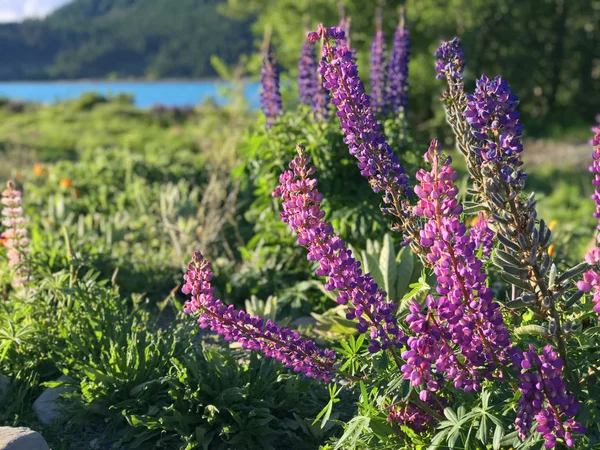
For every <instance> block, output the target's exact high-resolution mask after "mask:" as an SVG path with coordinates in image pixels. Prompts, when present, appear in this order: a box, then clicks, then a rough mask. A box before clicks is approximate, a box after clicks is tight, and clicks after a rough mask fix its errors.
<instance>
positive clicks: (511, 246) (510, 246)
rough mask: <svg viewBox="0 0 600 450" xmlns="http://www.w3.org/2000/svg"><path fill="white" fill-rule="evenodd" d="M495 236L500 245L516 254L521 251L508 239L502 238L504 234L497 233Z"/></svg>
mask: <svg viewBox="0 0 600 450" xmlns="http://www.w3.org/2000/svg"><path fill="white" fill-rule="evenodd" d="M497 236H498V240H499V241H500V243H501V244H503V245H505V246H506V247H508V248H510V249H511V250H513V251H515V252H518V251H520V250H521V249H520V248H519V246H518V245H517V244H515V243H514V242H513V241H511V240H510V239H509V238H507V237H506V236H504V234H502V233H498V234H497Z"/></svg>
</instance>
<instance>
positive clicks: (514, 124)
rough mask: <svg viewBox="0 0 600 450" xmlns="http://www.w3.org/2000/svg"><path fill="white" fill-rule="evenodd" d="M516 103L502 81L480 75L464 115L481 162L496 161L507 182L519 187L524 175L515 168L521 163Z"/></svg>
mask: <svg viewBox="0 0 600 450" xmlns="http://www.w3.org/2000/svg"><path fill="white" fill-rule="evenodd" d="M518 104H519V100H518V99H517V96H516V95H515V94H513V93H512V92H511V90H510V87H509V86H508V83H507V82H506V81H505V80H503V79H502V78H501V77H499V76H498V77H496V78H494V79H493V80H490V79H489V78H488V77H486V76H485V75H482V77H481V78H480V79H479V80H477V87H476V89H475V92H474V93H473V94H472V95H468V96H467V109H466V111H465V113H464V114H465V118H466V119H467V122H468V123H469V125H470V126H471V130H472V133H473V137H474V138H475V140H476V141H477V144H476V148H475V149H474V151H475V153H476V154H477V155H478V156H479V158H481V161H482V162H483V164H485V163H488V162H491V163H495V164H497V165H498V168H499V170H500V173H501V175H502V178H503V179H504V180H505V181H506V182H507V183H510V184H515V185H517V186H522V185H523V183H524V182H525V178H526V174H525V173H523V171H522V170H521V169H519V167H520V166H521V165H522V164H523V162H522V161H521V156H520V155H521V152H522V151H523V143H522V133H523V124H522V123H519V112H518V111H517V105H518Z"/></svg>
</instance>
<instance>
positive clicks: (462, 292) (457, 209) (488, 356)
mask: <svg viewBox="0 0 600 450" xmlns="http://www.w3.org/2000/svg"><path fill="white" fill-rule="evenodd" d="M440 158H441V152H440V150H439V148H438V143H437V141H432V143H431V145H430V147H429V150H428V151H427V153H426V154H425V160H426V161H427V162H428V163H430V164H431V171H430V172H427V171H425V170H424V169H420V170H419V171H418V172H417V179H418V180H419V182H420V184H419V185H417V186H415V188H414V191H415V194H417V196H418V197H419V201H418V203H417V205H416V206H415V207H414V214H415V216H418V217H422V218H423V219H425V220H426V221H427V222H426V223H425V225H424V227H423V229H422V230H421V231H420V241H421V242H420V243H421V245H422V246H423V247H424V248H426V249H427V251H428V253H427V255H426V259H427V261H429V263H430V264H432V265H433V271H434V273H435V274H436V276H437V282H438V285H437V287H436V290H437V293H438V294H439V297H438V298H435V297H434V296H432V295H430V296H429V297H428V298H427V302H426V306H427V313H426V314H423V312H422V311H421V307H420V305H418V304H413V305H411V314H410V315H409V316H408V317H407V322H408V323H409V326H410V329H411V330H412V331H413V332H414V333H415V336H414V337H411V338H409V339H408V350H407V351H405V352H404V353H403V354H402V356H403V358H405V359H406V361H407V362H406V365H405V366H404V367H403V368H402V370H403V372H404V378H405V379H408V380H410V381H411V384H412V385H413V386H423V385H424V387H425V388H426V389H427V390H429V391H434V392H435V391H437V390H438V389H439V383H438V380H437V379H436V378H434V377H433V375H431V374H430V373H428V372H430V370H431V369H432V368H434V367H435V370H436V372H437V373H438V374H443V376H444V378H445V379H447V380H451V381H453V382H454V386H455V387H457V388H458V387H463V388H464V389H465V390H466V391H470V390H473V389H478V388H479V386H480V379H481V377H482V376H485V377H489V376H491V375H492V372H493V371H494V370H495V369H501V365H504V364H506V363H507V362H508V361H509V357H510V356H512V352H513V347H512V344H511V341H510V335H509V332H508V330H507V328H506V326H505V324H504V321H503V318H502V314H501V313H500V311H499V306H498V304H497V303H496V302H494V299H493V293H492V291H491V289H490V288H488V287H486V278H487V277H486V274H485V272H484V270H483V263H482V262H481V260H479V259H478V258H477V256H476V251H477V247H476V244H475V243H474V242H473V241H472V239H471V238H470V236H469V235H467V234H466V231H467V229H466V227H465V225H464V224H463V223H461V222H460V214H461V213H462V206H461V205H460V203H458V201H457V199H456V196H457V194H458V188H457V187H456V186H455V185H454V181H455V180H456V179H457V177H458V174H457V172H455V171H454V169H453V168H452V166H451V165H450V163H451V158H450V157H448V158H447V159H446V160H445V161H441V159H440ZM454 348H457V349H458V351H459V354H460V357H459V355H457V354H456V352H455V351H454ZM499 376H500V377H502V374H501V373H500V375H499ZM424 397H425V398H426V397H427V394H426V393H425V394H424Z"/></svg>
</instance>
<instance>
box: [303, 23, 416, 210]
mask: <svg viewBox="0 0 600 450" xmlns="http://www.w3.org/2000/svg"><path fill="white" fill-rule="evenodd" d="M343 36H344V33H343V31H342V30H340V29H339V28H329V29H326V28H324V27H323V26H322V25H319V29H318V31H317V32H316V33H315V32H313V33H309V39H310V40H312V41H315V40H317V39H318V38H319V37H321V38H323V41H324V42H323V50H322V51H323V59H322V60H321V62H320V67H319V72H320V73H321V75H322V77H323V82H324V86H325V88H326V89H327V90H329V92H330V93H331V96H332V103H333V105H334V106H335V108H336V109H337V115H338V117H339V118H340V122H341V127H342V131H343V133H344V135H345V139H344V142H345V143H346V144H348V147H349V149H350V153H351V154H352V155H353V156H354V157H356V158H357V159H358V167H359V168H360V171H361V174H362V175H363V176H365V177H368V179H369V183H370V184H371V188H372V189H373V191H375V192H384V203H385V208H384V211H385V212H388V213H392V214H395V215H398V216H400V215H401V214H402V212H401V211H399V205H398V203H399V197H400V196H401V195H402V194H403V193H406V192H407V191H408V189H409V188H408V177H407V176H406V174H405V173H404V169H403V168H402V166H401V165H400V162H399V160H398V157H397V156H396V154H395V153H394V151H393V150H392V148H391V147H390V145H389V144H388V143H387V141H386V139H385V137H384V135H383V133H382V131H381V126H380V125H379V124H378V123H377V121H376V120H375V117H374V115H373V111H372V109H371V104H370V101H369V97H368V96H367V95H366V94H365V89H364V85H363V83H362V82H361V81H360V78H359V77H358V68H357V66H356V63H355V62H354V60H353V58H352V54H351V53H350V51H349V50H348V47H346V46H345V45H343V44H340V43H339V42H340V39H342V38H343Z"/></svg>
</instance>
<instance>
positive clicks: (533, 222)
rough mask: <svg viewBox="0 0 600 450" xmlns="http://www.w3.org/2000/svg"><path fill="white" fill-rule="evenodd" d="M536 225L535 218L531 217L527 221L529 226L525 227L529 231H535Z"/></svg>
mask: <svg viewBox="0 0 600 450" xmlns="http://www.w3.org/2000/svg"><path fill="white" fill-rule="evenodd" d="M534 227H535V219H531V218H530V219H529V222H527V228H525V229H526V230H527V232H528V233H531V232H532V231H533V228H534Z"/></svg>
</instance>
